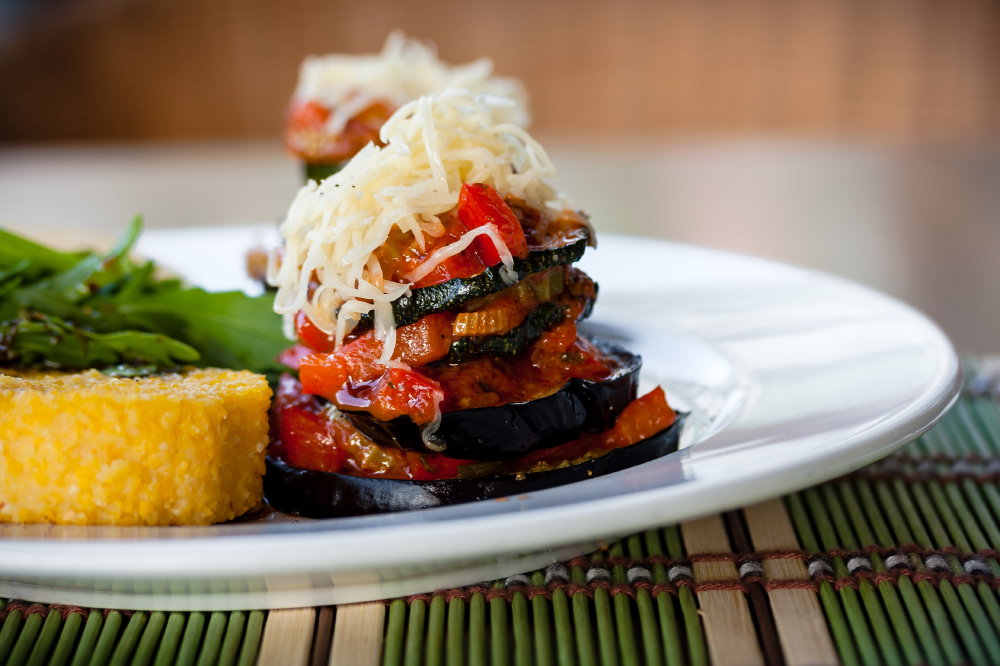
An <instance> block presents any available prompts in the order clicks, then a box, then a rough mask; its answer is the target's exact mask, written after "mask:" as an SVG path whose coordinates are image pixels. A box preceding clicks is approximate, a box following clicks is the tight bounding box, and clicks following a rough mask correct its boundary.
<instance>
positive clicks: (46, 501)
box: [0, 368, 271, 525]
mask: <svg viewBox="0 0 1000 666" xmlns="http://www.w3.org/2000/svg"><path fill="white" fill-rule="evenodd" d="M270 401H271V390H270V388H268V385H267V380H266V379H265V378H264V377H263V376H262V375H257V374H254V373H252V372H247V371H242V372H237V371H232V370H218V369H204V370H201V369H193V368H191V369H186V370H184V371H182V372H179V373H166V374H161V375H156V376H152V377H142V378H138V379H123V378H114V377H109V376H107V375H104V374H102V373H100V372H98V371H96V370H87V371H84V372H78V373H65V372H41V371H28V372H18V371H14V370H4V369H0V522H8V523H9V522H14V523H56V524H80V525H83V524H87V525H207V524H210V523H217V522H220V521H224V520H229V519H231V518H235V517H236V516H239V515H241V514H243V513H245V512H246V511H248V510H249V509H251V508H252V507H253V506H254V505H256V504H257V503H258V502H259V501H260V500H261V498H262V497H263V484H262V480H261V478H262V476H263V474H264V455H265V449H266V448H267V433H268V421H267V411H268V407H269V405H270Z"/></svg>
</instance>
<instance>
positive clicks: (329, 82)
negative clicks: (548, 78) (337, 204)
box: [292, 30, 530, 134]
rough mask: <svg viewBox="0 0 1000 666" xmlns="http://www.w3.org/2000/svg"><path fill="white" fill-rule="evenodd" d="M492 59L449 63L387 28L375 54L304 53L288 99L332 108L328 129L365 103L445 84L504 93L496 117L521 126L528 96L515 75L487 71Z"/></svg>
mask: <svg viewBox="0 0 1000 666" xmlns="http://www.w3.org/2000/svg"><path fill="white" fill-rule="evenodd" d="M492 73H493V63H492V62H491V61H490V60H489V58H481V59H479V60H476V61H474V62H471V63H469V64H467V65H459V66H455V67H452V66H450V65H448V64H446V63H443V62H441V61H440V60H438V57H437V53H436V52H435V50H434V48H433V46H430V45H427V44H424V43H422V42H420V41H417V40H415V39H408V38H407V37H406V36H405V35H404V34H403V33H402V32H401V31H399V30H396V31H394V32H392V33H391V34H390V35H389V37H388V38H387V39H386V42H385V46H384V47H383V48H382V52H381V53H379V54H375V55H342V54H337V55H326V56H310V57H308V58H306V59H305V60H304V61H303V63H302V66H301V69H300V71H299V83H298V86H297V87H296V89H295V93H294V95H293V98H292V99H293V101H294V102H299V103H305V102H317V103H319V104H321V105H322V106H323V107H325V108H327V109H329V110H330V111H331V112H332V113H331V115H330V117H329V119H328V120H327V122H326V130H327V131H328V132H330V133H331V134H339V133H340V132H341V131H343V129H344V127H345V126H346V125H347V122H348V121H349V120H350V119H351V118H353V117H354V116H356V115H357V114H358V113H360V112H361V111H364V110H365V109H366V108H368V107H369V106H370V105H371V104H373V103H374V102H378V101H385V102H389V103H390V104H392V106H393V107H394V108H398V107H401V106H403V105H404V104H406V103H407V102H410V101H413V100H415V99H417V98H419V97H421V96H423V95H430V94H433V93H436V92H440V91H442V90H446V89H447V88H464V89H466V90H470V91H472V92H473V93H476V94H490V95H497V96H499V97H507V98H509V99H511V100H513V101H514V102H516V104H515V105H513V106H510V107H507V108H505V109H502V110H499V112H498V119H502V120H503V121H504V122H510V123H514V124H516V125H520V126H521V127H527V126H528V122H529V120H530V119H529V116H528V111H527V109H528V106H527V104H528V100H527V97H528V96H527V93H526V92H525V89H524V86H523V85H521V82H520V81H518V80H517V79H512V78H502V77H497V76H492Z"/></svg>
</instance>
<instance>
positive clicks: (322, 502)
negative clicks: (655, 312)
mask: <svg viewBox="0 0 1000 666" xmlns="http://www.w3.org/2000/svg"><path fill="white" fill-rule="evenodd" d="M683 420H684V416H683V415H682V414H678V415H677V420H676V421H675V422H674V423H673V425H671V426H670V427H669V428H666V429H664V430H661V431H660V432H658V433H656V434H655V435H653V436H652V437H649V438H647V439H644V440H642V441H641V442H637V443H636V444H633V445H631V446H626V447H624V448H621V449H615V450H613V451H611V452H610V453H608V454H606V455H604V456H601V457H600V458H595V459H594V460H589V461H587V462H584V463H580V464H579V465H573V466H571V467H562V468H559V469H554V470H549V471H547V472H535V473H532V474H523V475H513V474H511V475H504V476H492V477H485V478H481V479H448V480H442V481H402V480H397V479H372V478H367V477H359V476H348V475H346V474H334V473H332V472H317V471H315V470H310V469H302V468H301V467H293V466H292V465H289V464H287V463H285V462H282V461H280V460H276V459H274V458H271V457H270V456H269V457H268V458H267V472H266V473H265V474H264V496H265V497H267V501H268V502H269V503H270V504H271V506H273V507H275V508H277V509H280V510H281V511H284V512H286V513H295V514H298V515H300V516H306V517H308V518H342V517H346V516H362V515H371V514H375V513H389V512H391V511H414V510H417V509H430V508H432V507H436V506H446V505H449V504H461V503H463V502H475V501H477V500H485V499H496V498H498V497H507V496H509V495H520V494H524V493H530V492H536V491H539V490H545V489H546V488H555V487H556V486H563V485H566V484H567V483H575V482H577V481H584V480H586V479H590V478H593V477H596V476H602V475H604V474H611V473H612V472H619V471H621V470H623V469H628V468H629V467H635V466H636V465H641V464H642V463H646V462H649V461H651V460H656V459H657V458H660V457H662V456H665V455H667V454H668V453H673V452H674V451H676V450H677V443H678V439H679V437H680V432H681V427H682V423H683ZM519 477H520V478H519Z"/></svg>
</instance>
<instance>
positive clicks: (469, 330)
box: [265, 90, 676, 515]
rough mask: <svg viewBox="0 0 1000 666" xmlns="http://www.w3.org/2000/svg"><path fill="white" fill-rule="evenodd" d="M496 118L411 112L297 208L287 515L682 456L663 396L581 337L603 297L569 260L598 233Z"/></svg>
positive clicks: (625, 361)
mask: <svg viewBox="0 0 1000 666" xmlns="http://www.w3.org/2000/svg"><path fill="white" fill-rule="evenodd" d="M495 106H501V108H506V106H507V103H506V102H505V101H504V100H498V99H495V98H493V99H490V98H486V97H481V96H475V95H473V94H472V93H469V92H467V91H463V90H448V91H446V92H444V93H441V94H437V95H433V96H428V97H422V98H420V99H419V100H417V101H415V102H411V103H409V104H406V105H404V106H403V107H402V108H400V109H399V111H397V112H396V113H395V114H394V115H393V116H392V117H391V118H390V119H389V120H388V121H387V122H386V123H385V125H384V126H383V127H382V129H381V132H380V143H381V144H382V146H377V145H375V144H369V145H368V146H367V147H365V148H364V149H363V150H362V151H361V152H360V153H358V155H357V156H356V157H354V159H352V160H351V161H350V162H349V163H348V164H347V165H346V166H345V167H344V169H343V170H342V171H340V172H339V173H337V174H336V175H334V176H331V177H330V178H327V179H326V180H324V181H323V182H322V183H321V184H317V183H316V182H310V183H309V184H307V185H306V186H305V187H303V188H302V190H301V191H300V192H299V194H298V196H297V197H296V199H295V201H294V202H293V203H292V206H291V208H290V209H289V213H288V216H287V218H286V219H285V221H284V222H283V224H282V227H281V231H282V234H283V235H284V237H285V239H286V243H285V247H284V248H283V251H282V253H281V255H280V256H276V257H275V260H274V261H273V262H272V266H271V270H270V275H269V280H270V282H271V283H272V285H274V286H276V287H277V288H278V291H277V294H276V298H275V310H276V311H278V312H279V313H281V314H283V315H284V316H285V317H286V324H287V329H288V332H289V333H292V332H293V331H294V335H295V337H297V339H298V344H297V345H295V346H294V347H293V348H291V349H290V350H288V351H287V352H286V353H285V354H284V355H283V360H284V362H285V363H286V364H287V365H290V366H296V365H297V366H298V369H299V378H300V383H299V382H297V381H295V380H293V379H291V378H287V379H286V380H284V381H283V383H282V385H281V386H280V387H279V391H278V398H277V400H276V405H275V408H274V419H273V421H274V429H275V435H276V440H277V441H276V443H275V444H273V445H272V453H273V460H272V461H271V463H270V464H271V468H270V471H269V472H268V476H267V477H266V479H265V483H268V484H270V487H269V489H268V490H267V492H268V496H269V498H270V499H271V501H272V503H276V504H277V505H278V506H279V507H280V508H287V509H291V510H298V511H301V512H303V513H307V514H309V515H345V514H349V513H359V512H374V511H384V510H393V509H399V508H419V507H424V506H434V505H437V504H443V503H450V502H454V501H461V500H466V499H478V498H482V497H491V496H498V495H503V494H509V493H511V492H518V491H519V490H524V489H531V488H542V487H548V486H551V485H558V484H560V483H564V482H566V481H570V480H578V479H579V478H587V477H588V476H592V475H594V474H599V473H606V472H609V471H615V470H617V469H621V468H622V467H626V466H629V465H633V464H637V463H639V462H645V461H646V460H649V459H651V458H653V457H657V456H659V455H663V454H664V453H665V452H667V451H668V450H672V448H673V447H676V428H674V429H672V430H668V428H669V427H670V426H671V425H672V424H673V423H674V422H675V418H676V417H675V415H674V412H673V411H672V410H671V409H670V408H669V407H668V406H667V403H666V399H665V397H664V394H663V391H662V390H661V389H656V390H654V391H653V392H651V393H650V394H648V395H646V396H643V397H642V398H638V399H636V389H637V384H638V373H639V367H640V365H641V362H640V360H639V359H638V357H636V356H634V355H632V354H630V353H629V352H627V351H626V350H624V349H621V348H619V347H617V346H615V345H611V344H609V343H602V342H600V341H592V340H588V339H587V338H585V337H583V336H581V335H579V334H578V331H577V323H578V322H579V321H580V320H582V319H585V318H586V317H588V316H589V315H590V313H591V311H592V309H593V305H594V300H595V299H596V296H597V285H596V284H595V283H594V282H593V281H592V280H591V279H590V278H589V277H588V276H587V275H586V274H584V273H583V272H582V271H580V270H578V269H576V268H574V267H573V265H572V264H573V263H574V262H576V261H577V260H579V259H580V257H581V256H582V255H583V253H584V250H585V249H586V247H587V246H588V245H594V232H593V229H592V228H591V226H590V224H589V221H588V220H587V218H586V217H585V216H584V215H582V214H580V213H578V212H577V211H575V209H574V208H573V207H572V206H571V205H570V204H569V203H568V202H567V201H566V200H565V199H564V198H563V197H562V196H561V195H560V194H559V193H558V192H557V191H556V190H555V188H554V186H553V184H552V181H553V180H554V179H555V177H556V171H555V169H554V167H553V166H552V163H551V162H550V160H549V159H548V157H547V155H546V154H545V151H544V150H543V149H542V147H541V146H540V145H538V143H537V142H536V141H535V140H534V139H533V138H531V136H529V135H528V134H527V133H526V132H525V131H524V130H523V129H521V128H520V127H518V126H516V125H513V124H509V123H502V122H497V121H496V120H495V118H494V115H493V111H494V108H495ZM656 435H660V436H658V437H654V436H656ZM640 443H641V444H640ZM303 470H311V472H309V473H305V472H304V471H303ZM303 474H305V476H303ZM581 475H583V476H581ZM306 479H311V480H309V481H307V480H306ZM390 481H391V483H390ZM373 482H374V483H375V484H376V485H374V486H372V485H371V484H372V483H373ZM306 487H308V488H309V490H308V492H306V491H305V490H303V488H306ZM389 488H394V490H392V491H391V492H390V491H389V490H388V489H389ZM459 488H463V489H464V490H462V491H461V492H458V491H457V489H459ZM319 496H323V497H326V499H325V500H323V501H321V502H320V501H318V500H317V499H316V498H317V497H319ZM376 496H377V497H378V498H380V499H378V500H373V499H372V497H376ZM404 497H406V498H409V499H406V500H403V499H401V498H404ZM304 498H308V499H304ZM303 502H305V504H303ZM306 505H308V506H306Z"/></svg>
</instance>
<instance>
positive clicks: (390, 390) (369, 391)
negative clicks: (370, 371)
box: [333, 368, 443, 425]
mask: <svg viewBox="0 0 1000 666" xmlns="http://www.w3.org/2000/svg"><path fill="white" fill-rule="evenodd" d="M442 396H443V392H442V390H441V384H439V383H438V382H436V381H434V380H433V379H431V378H430V377H425V376H424V375H422V374H420V373H419V372H416V371H415V370H406V369H404V368H386V369H385V372H383V373H382V375H381V376H380V377H379V378H378V379H374V380H371V381H368V382H361V383H356V382H351V383H349V384H348V385H347V386H345V387H344V388H342V389H341V390H340V391H338V392H337V394H336V396H334V399H333V402H334V403H335V404H336V405H337V406H338V407H347V408H355V409H363V410H364V411H366V412H369V413H371V415H372V416H374V417H375V418H377V419H378V420H380V421H391V420H392V419H394V418H396V417H398V416H409V417H410V418H411V419H413V422H414V423H416V424H418V425H419V424H424V423H430V422H431V421H433V420H434V415H435V413H436V409H435V403H438V402H440V400H441V397H442Z"/></svg>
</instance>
